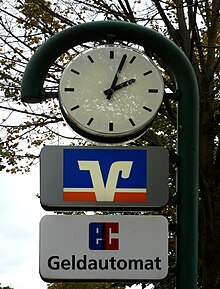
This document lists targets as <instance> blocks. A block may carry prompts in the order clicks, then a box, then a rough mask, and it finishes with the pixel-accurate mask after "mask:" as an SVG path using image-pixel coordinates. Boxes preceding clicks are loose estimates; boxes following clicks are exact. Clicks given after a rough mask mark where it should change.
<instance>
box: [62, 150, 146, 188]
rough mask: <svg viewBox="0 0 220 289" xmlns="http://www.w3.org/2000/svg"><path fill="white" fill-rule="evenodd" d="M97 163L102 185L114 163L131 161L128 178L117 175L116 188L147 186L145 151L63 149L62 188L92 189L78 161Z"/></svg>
mask: <svg viewBox="0 0 220 289" xmlns="http://www.w3.org/2000/svg"><path fill="white" fill-rule="evenodd" d="M79 160H81V161H98V162H99V165H100V169H101V173H102V178H103V182H104V185H106V181H107V179H108V174H109V169H110V167H111V165H112V164H113V163H114V162H118V161H132V162H133V163H132V169H131V172H130V175H129V177H128V178H122V177H121V172H120V173H119V177H118V182H117V188H146V186H147V151H146V150H135V149H134V150H129V149H126V150H121V149H91V150H90V149H64V152H63V187H64V188H92V187H93V184H92V180H91V175H90V173H89V171H86V170H80V169H79V166H78V161H79Z"/></svg>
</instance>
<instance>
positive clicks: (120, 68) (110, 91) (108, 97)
mask: <svg viewBox="0 0 220 289" xmlns="http://www.w3.org/2000/svg"><path fill="white" fill-rule="evenodd" d="M126 58H127V54H124V55H123V56H122V59H121V62H120V63H119V66H118V69H117V71H116V73H115V77H114V79H113V81H112V85H111V86H110V88H109V89H107V90H106V91H108V93H105V94H106V95H107V99H110V98H111V96H112V93H113V91H114V89H113V88H114V87H115V85H116V83H117V81H118V75H119V74H120V73H121V70H122V68H123V66H124V63H125V60H126Z"/></svg>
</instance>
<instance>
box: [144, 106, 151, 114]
mask: <svg viewBox="0 0 220 289" xmlns="http://www.w3.org/2000/svg"><path fill="white" fill-rule="evenodd" d="M143 109H145V110H146V111H149V112H151V111H152V109H151V108H149V107H147V106H145V105H144V106H143Z"/></svg>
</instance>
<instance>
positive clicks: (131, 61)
mask: <svg viewBox="0 0 220 289" xmlns="http://www.w3.org/2000/svg"><path fill="white" fill-rule="evenodd" d="M136 58H137V57H136V56H133V57H132V58H131V60H130V61H129V63H130V64H132V63H133V62H134V61H135V59H136Z"/></svg>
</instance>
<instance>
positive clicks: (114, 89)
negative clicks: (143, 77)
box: [104, 78, 136, 99]
mask: <svg viewBox="0 0 220 289" xmlns="http://www.w3.org/2000/svg"><path fill="white" fill-rule="evenodd" d="M135 81H136V79H135V78H131V79H129V80H126V81H124V82H122V83H119V84H118V85H115V86H114V87H112V88H109V89H106V90H104V94H105V95H106V96H107V99H110V98H111V96H112V93H113V92H114V91H116V90H119V89H121V88H123V87H126V86H128V85H130V84H132V83H134V82H135Z"/></svg>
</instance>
